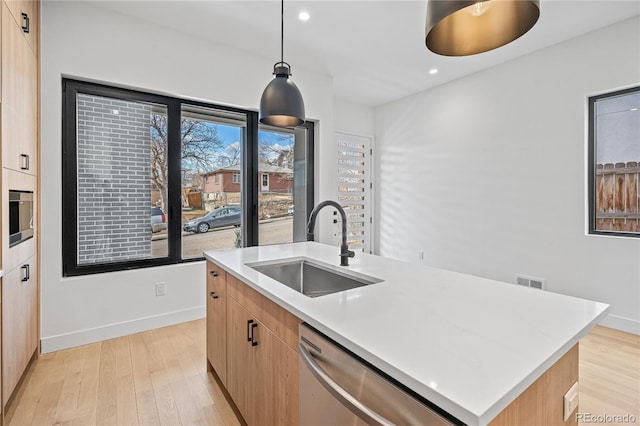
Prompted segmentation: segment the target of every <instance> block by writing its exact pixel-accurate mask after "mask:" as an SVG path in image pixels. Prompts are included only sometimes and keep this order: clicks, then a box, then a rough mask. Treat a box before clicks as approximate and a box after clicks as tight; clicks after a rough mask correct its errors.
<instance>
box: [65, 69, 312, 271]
mask: <svg viewBox="0 0 640 426" xmlns="http://www.w3.org/2000/svg"><path fill="white" fill-rule="evenodd" d="M79 93H81V94H88V95H93V96H103V97H109V98H113V99H122V100H126V101H132V102H148V103H154V104H159V105H164V106H166V108H167V136H168V146H167V152H168V161H167V173H168V175H169V176H168V182H169V184H168V189H167V204H168V206H166V207H165V215H166V216H167V219H168V224H167V225H168V226H167V237H168V241H167V250H168V251H167V256H166V257H159V258H147V259H136V260H127V261H116V262H108V263H92V264H82V265H79V264H78V259H77V256H78V198H77V189H78V181H77V171H78V155H77V95H78V94H79ZM183 105H192V106H200V107H204V108H212V109H217V110H222V111H228V112H233V113H238V114H244V115H245V116H246V118H247V126H246V137H245V138H244V141H243V146H242V153H243V154H242V158H241V163H242V167H241V172H240V184H241V185H242V188H243V191H242V213H243V214H242V229H243V235H242V246H243V247H250V246H257V245H258V216H257V212H258V194H259V192H260V189H261V188H260V187H259V185H258V179H256V178H255V177H257V176H258V174H259V172H258V113H257V111H255V110H250V109H243V108H237V107H231V106H227V105H220V104H215V103H213V102H203V101H196V100H191V99H186V98H178V97H174V96H169V95H164V94H158V93H152V92H147V91H142V90H137V89H131V88H124V87H120V86H117V85H114V84H102V83H96V82H89V81H83V80H78V79H74V78H67V77H63V78H62V275H63V276H64V277H71V276H81V275H88V274H97V273H104V272H115V271H122V270H129V269H138V268H146V267H154V266H164V265H174V264H181V263H189V262H198V261H202V260H203V259H204V257H203V256H200V257H190V258H182V252H181V251H182V250H181V248H182V223H181V217H182V212H181V209H182V205H181V183H182V182H181V180H182V177H181V152H180V151H181V143H180V136H181V135H180V120H181V116H182V106H183ZM301 127H305V128H306V129H307V138H306V143H307V145H308V146H307V153H308V155H307V188H306V192H307V200H310V202H309V201H308V203H307V219H308V216H309V214H310V212H311V209H312V208H313V195H314V184H313V176H314V158H313V152H314V151H313V145H314V123H313V122H306V123H304V124H303V126H301ZM174 219H176V220H174Z"/></svg>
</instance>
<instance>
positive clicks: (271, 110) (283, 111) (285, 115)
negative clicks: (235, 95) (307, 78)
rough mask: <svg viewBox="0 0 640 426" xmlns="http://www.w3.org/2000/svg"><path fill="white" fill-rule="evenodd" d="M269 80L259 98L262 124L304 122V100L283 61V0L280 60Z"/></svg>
mask: <svg viewBox="0 0 640 426" xmlns="http://www.w3.org/2000/svg"><path fill="white" fill-rule="evenodd" d="M273 75H275V76H276V77H275V78H274V79H273V80H271V82H270V83H269V84H268V85H267V87H266V88H265V89H264V92H263V93H262V98H261V99H260V113H259V118H260V122H261V123H262V124H269V125H271V126H276V127H295V126H300V125H302V124H303V123H304V117H305V113H304V101H303V100H302V95H301V94H300V90H298V87H297V86H296V84H295V83H294V82H293V81H292V80H291V79H290V78H289V76H290V75H291V66H290V65H289V64H288V63H286V62H285V61H284V0H281V11H280V62H278V63H276V64H275V65H274V66H273Z"/></svg>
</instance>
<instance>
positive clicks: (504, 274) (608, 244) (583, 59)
mask: <svg viewBox="0 0 640 426" xmlns="http://www.w3.org/2000/svg"><path fill="white" fill-rule="evenodd" d="M638 81H640V18H637V17H636V18H633V19H631V20H627V21H624V22H622V23H619V24H617V25H614V26H611V27H608V28H605V29H602V30H599V31H597V32H593V33H590V34H587V35H584V36H581V37H579V38H576V39H573V40H569V41H567V42H564V43H561V44H558V45H555V46H552V47H549V48H546V49H543V50H541V51H538V52H534V53H532V54H529V55H527V56H524V57H522V58H519V59H516V60H513V61H511V62H508V63H505V64H502V65H499V66H497V67H494V68H491V69H488V70H486V71H483V72H480V73H477V74H474V75H471V76H469V77H466V78H463V79H460V80H456V81H453V82H451V83H448V84H446V85H443V86H440V87H438V88H434V89H432V90H428V91H425V92H422V93H419V94H417V95H414V96H411V97H408V98H405V99H402V100H400V101H397V102H393V103H391V104H388V105H385V106H382V107H380V108H377V109H376V142H377V146H378V150H377V155H376V160H377V164H378V167H377V178H378V182H379V185H378V188H380V193H379V198H378V200H380V203H379V205H378V212H379V214H378V215H379V218H380V220H379V221H378V224H379V229H378V231H379V245H378V247H380V253H381V254H382V255H385V256H391V257H396V258H403V259H407V260H414V261H417V259H418V251H421V250H422V251H424V252H425V260H424V261H425V263H428V264H430V265H433V266H437V267H442V268H445V269H451V270H455V271H460V272H464V273H469V274H473V275H478V276H483V277H489V278H494V279H498V280H503V281H508V282H513V281H514V276H515V274H516V273H520V274H527V275H532V276H534V277H542V278H546V279H547V280H548V282H547V284H548V290H549V291H554V292H558V293H565V294H569V295H573V296H578V297H583V298H587V299H592V300H597V301H602V302H606V303H609V304H611V306H612V308H611V312H610V313H611V315H610V316H609V318H607V320H606V321H605V324H606V325H609V326H613V327H616V328H620V329H624V330H628V331H633V332H635V333H640V239H632V238H612V237H595V236H586V235H585V228H586V226H585V209H586V198H585V194H586V190H585V185H586V177H585V176H586V172H585V168H586V160H585V144H586V142H585V140H586V128H585V113H586V97H587V96H588V95H590V94H594V93H596V92H602V91H606V90H608V89H614V88H620V87H622V86H628V85H632V84H637V83H638ZM478 303H482V301H481V300H479V301H478ZM540 314H541V315H544V312H541V313H540Z"/></svg>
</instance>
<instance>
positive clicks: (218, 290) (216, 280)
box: [206, 262, 227, 385]
mask: <svg viewBox="0 0 640 426" xmlns="http://www.w3.org/2000/svg"><path fill="white" fill-rule="evenodd" d="M226 277H227V274H226V272H225V271H224V270H223V269H222V268H219V267H218V266H217V265H214V264H213V263H212V262H207V296H206V297H207V359H208V360H209V362H210V363H211V366H212V367H213V369H214V370H215V371H216V374H217V375H218V377H219V378H220V380H221V381H222V383H223V384H225V385H226V383H227V291H226V290H227V281H226V279H227V278H226Z"/></svg>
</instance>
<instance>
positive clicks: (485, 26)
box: [425, 0, 540, 56]
mask: <svg viewBox="0 0 640 426" xmlns="http://www.w3.org/2000/svg"><path fill="white" fill-rule="evenodd" d="M539 17H540V2H539V0H475V1H474V0H464V1H460V0H428V3H427V23H426V31H425V37H426V40H425V41H426V44H427V48H428V49H429V50H431V51H432V52H434V53H437V54H439V55H444V56H467V55H475V54H476V53H482V52H487V51H489V50H493V49H496V48H498V47H500V46H504V45H505V44H507V43H510V42H512V41H513V40H515V39H517V38H518V37H520V36H522V35H523V34H524V33H526V32H527V31H529V30H530V29H531V28H532V27H533V26H534V25H535V23H536V22H537V21H538V18H539Z"/></svg>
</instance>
